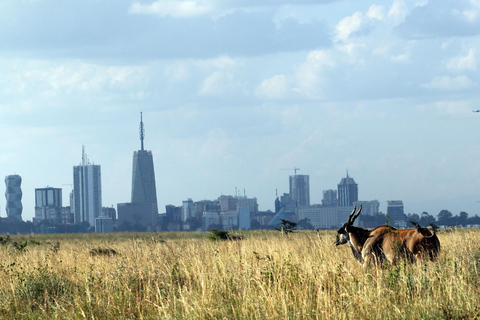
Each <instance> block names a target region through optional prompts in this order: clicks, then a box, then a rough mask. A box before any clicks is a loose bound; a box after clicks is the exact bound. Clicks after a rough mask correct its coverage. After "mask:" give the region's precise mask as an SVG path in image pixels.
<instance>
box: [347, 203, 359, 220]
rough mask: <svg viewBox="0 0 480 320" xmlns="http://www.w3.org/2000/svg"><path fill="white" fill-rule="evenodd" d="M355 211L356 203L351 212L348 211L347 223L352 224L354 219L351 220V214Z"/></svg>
mask: <svg viewBox="0 0 480 320" xmlns="http://www.w3.org/2000/svg"><path fill="white" fill-rule="evenodd" d="M355 211H357V205H355V206H354V207H353V211H352V213H350V215H349V216H348V220H347V224H352V223H353V220H355V219H353V220H352V218H353V216H354V215H355Z"/></svg>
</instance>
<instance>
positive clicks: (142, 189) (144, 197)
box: [131, 113, 158, 225]
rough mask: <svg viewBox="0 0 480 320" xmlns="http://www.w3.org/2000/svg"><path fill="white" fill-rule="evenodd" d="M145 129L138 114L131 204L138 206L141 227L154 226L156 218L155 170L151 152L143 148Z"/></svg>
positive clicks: (141, 116) (141, 117)
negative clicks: (138, 124)
mask: <svg viewBox="0 0 480 320" xmlns="http://www.w3.org/2000/svg"><path fill="white" fill-rule="evenodd" d="M144 140H145V128H144V126H143V115H142V113H140V150H138V151H135V152H134V153H133V167H132V202H131V203H132V204H135V205H138V206H137V208H138V210H140V208H142V209H141V210H140V211H142V212H138V215H137V216H138V217H139V218H140V219H141V220H143V221H139V223H141V224H142V225H155V224H156V221H157V217H158V205H157V189H156V187H155V170H154V167H153V156H152V152H151V151H147V150H145V148H144Z"/></svg>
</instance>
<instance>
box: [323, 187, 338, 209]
mask: <svg viewBox="0 0 480 320" xmlns="http://www.w3.org/2000/svg"><path fill="white" fill-rule="evenodd" d="M337 205H338V199H337V190H331V189H330V190H324V191H323V199H322V206H324V207H336V206H337Z"/></svg>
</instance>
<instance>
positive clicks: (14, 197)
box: [5, 174, 23, 221]
mask: <svg viewBox="0 0 480 320" xmlns="http://www.w3.org/2000/svg"><path fill="white" fill-rule="evenodd" d="M21 184H22V177H20V176H19V175H18V174H14V175H10V176H6V177H5V186H6V190H5V198H6V200H7V205H6V210H7V217H9V218H15V219H17V220H19V221H22V211H23V205H22V189H21V187H20V186H21Z"/></svg>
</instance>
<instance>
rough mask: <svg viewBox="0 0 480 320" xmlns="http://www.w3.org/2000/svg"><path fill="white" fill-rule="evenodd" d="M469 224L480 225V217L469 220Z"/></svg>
mask: <svg viewBox="0 0 480 320" xmlns="http://www.w3.org/2000/svg"><path fill="white" fill-rule="evenodd" d="M467 224H480V217H479V216H478V215H475V216H474V217H470V218H468V219H467Z"/></svg>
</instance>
